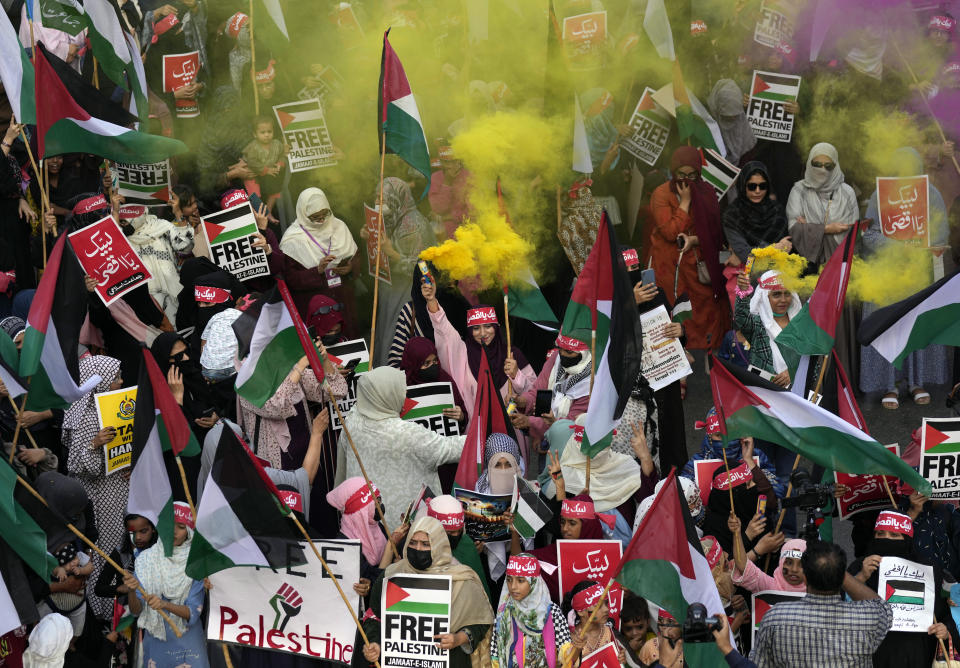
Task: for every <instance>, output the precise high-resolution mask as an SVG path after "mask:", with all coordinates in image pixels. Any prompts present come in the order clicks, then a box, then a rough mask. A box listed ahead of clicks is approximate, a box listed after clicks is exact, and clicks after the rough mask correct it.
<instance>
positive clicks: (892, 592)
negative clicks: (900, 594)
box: [883, 582, 896, 601]
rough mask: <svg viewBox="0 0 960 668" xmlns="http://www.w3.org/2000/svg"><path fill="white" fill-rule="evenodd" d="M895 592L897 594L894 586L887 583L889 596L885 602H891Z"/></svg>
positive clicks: (885, 598)
mask: <svg viewBox="0 0 960 668" xmlns="http://www.w3.org/2000/svg"><path fill="white" fill-rule="evenodd" d="M894 592H896V589H894V588H893V586H892V585H891V584H890V583H889V582H888V583H887V595H886V596H885V597H884V599H883V600H884V601H889V600H890V597H891V596H893V594H894Z"/></svg>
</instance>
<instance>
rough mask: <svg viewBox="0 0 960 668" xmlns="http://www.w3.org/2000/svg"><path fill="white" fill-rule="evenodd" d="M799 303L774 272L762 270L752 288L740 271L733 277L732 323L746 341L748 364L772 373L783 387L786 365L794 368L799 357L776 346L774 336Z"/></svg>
mask: <svg viewBox="0 0 960 668" xmlns="http://www.w3.org/2000/svg"><path fill="white" fill-rule="evenodd" d="M751 293H753V294H752V295H751ZM800 306H801V305H800V297H799V296H798V295H797V293H796V292H790V291H789V290H787V289H785V288H784V287H783V283H782V282H781V280H780V272H778V271H774V270H770V271H766V272H764V273H763V275H762V276H761V277H760V282H759V283H757V287H756V288H751V287H750V279H749V278H748V277H747V275H746V274H744V273H743V272H740V275H739V276H737V305H736V308H735V309H734V314H733V323H734V325H735V326H736V328H737V329H738V330H740V332H741V333H742V334H743V336H744V337H745V338H746V339H747V341H748V342H749V343H750V364H752V365H753V366H755V367H758V368H760V369H763V370H764V371H767V372H769V373H772V374H773V376H774V378H773V382H775V383H776V384H777V385H781V386H783V387H786V386H787V385H789V384H790V372H789V368H791V367H793V368H796V365H797V362H799V361H800V359H799V356H798V355H797V354H796V353H795V352H794V351H793V350H791V349H790V348H787V347H786V346H783V347H780V346H778V345H777V341H776V339H777V336H779V334H780V332H782V331H783V328H784V327H786V326H787V325H788V324H789V322H790V321H791V320H793V318H794V317H795V316H796V315H797V314H798V313H799V312H800Z"/></svg>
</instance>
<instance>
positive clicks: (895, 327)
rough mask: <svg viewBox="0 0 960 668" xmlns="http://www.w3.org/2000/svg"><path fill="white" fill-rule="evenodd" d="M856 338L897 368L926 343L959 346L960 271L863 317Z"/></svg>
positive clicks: (927, 344) (925, 345) (926, 344)
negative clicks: (871, 347)
mask: <svg viewBox="0 0 960 668" xmlns="http://www.w3.org/2000/svg"><path fill="white" fill-rule="evenodd" d="M777 340H778V341H779V338H778V339H777ZM857 340H859V341H860V343H861V344H863V345H865V346H873V347H874V349H875V350H876V351H877V352H878V353H880V354H881V355H882V356H883V358H884V359H886V360H887V361H889V362H891V363H893V365H894V366H895V367H897V368H898V369H899V368H900V367H902V366H903V361H904V360H905V359H906V357H907V355H909V354H910V353H912V352H914V351H916V350H923V349H924V348H926V347H927V346H929V345H933V344H940V345H944V346H960V271H956V272H954V273H953V274H951V275H949V276H944V277H943V278H941V279H940V280H939V281H937V282H936V283H934V284H933V285H931V286H930V287H929V288H926V289H924V290H921V291H920V292H918V293H917V294H915V295H913V296H912V297H908V298H906V299H904V300H903V301H899V302H897V303H895V304H891V305H890V306H886V307H884V308H882V309H880V310H879V311H875V312H873V313H872V314H870V315H869V316H867V317H866V318H864V320H863V322H861V323H860V330H859V331H858V333H857Z"/></svg>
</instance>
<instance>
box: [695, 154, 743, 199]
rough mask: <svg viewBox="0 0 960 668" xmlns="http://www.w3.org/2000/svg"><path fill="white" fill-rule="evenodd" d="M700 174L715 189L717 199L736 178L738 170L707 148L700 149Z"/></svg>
mask: <svg viewBox="0 0 960 668" xmlns="http://www.w3.org/2000/svg"><path fill="white" fill-rule="evenodd" d="M700 165H701V169H700V175H701V176H702V177H703V180H704V181H706V182H707V183H709V184H710V185H711V186H713V189H714V190H716V191H717V199H720V198H722V197H723V196H724V195H726V194H727V191H728V190H730V186H732V185H733V182H734V181H736V180H737V176H738V175H739V174H740V170H739V169H737V167H736V166H735V165H733V164H731V163H729V162H727V161H726V160H724V159H723V157H722V156H721V155H720V154H719V153H717V152H716V151H713V150H711V149H709V148H702V149H700Z"/></svg>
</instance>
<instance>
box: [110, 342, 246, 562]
mask: <svg viewBox="0 0 960 668" xmlns="http://www.w3.org/2000/svg"><path fill="white" fill-rule="evenodd" d="M224 431H230V430H229V429H225V430H224ZM165 451H170V452H172V453H173V454H174V456H179V455H180V454H181V453H183V454H185V455H187V456H196V455H199V454H200V446H199V444H198V443H197V439H196V437H195V436H194V435H193V431H192V430H191V429H190V425H189V423H187V418H186V417H185V416H184V414H183V409H182V408H180V406H179V405H178V404H177V401H176V399H174V398H173V393H172V392H171V391H170V386H169V385H167V379H166V377H165V376H164V375H163V372H162V371H160V367H159V366H157V362H156V361H155V360H154V359H153V354H152V353H151V352H150V351H149V350H148V349H147V348H143V364H141V365H140V378H139V379H138V381H137V406H136V409H135V413H134V415H133V469H132V470H131V472H130V495H129V496H128V497H127V512H128V513H132V514H135V515H143V516H144V517H146V518H147V519H148V520H150V521H151V522H153V525H154V526H155V527H157V535H159V537H160V539H161V540H162V541H163V549H164V553H165V554H166V555H167V556H168V557H169V556H170V555H172V554H173V502H174V498H173V487H172V486H171V485H170V475H169V473H168V472H167V464H166V462H165V461H164V452H165Z"/></svg>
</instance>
